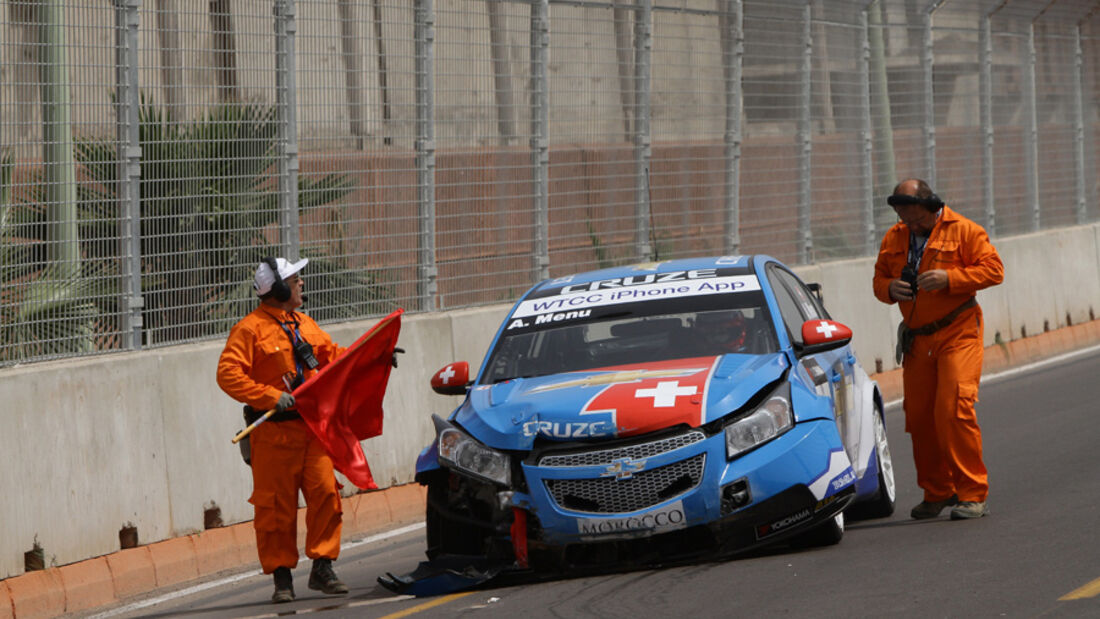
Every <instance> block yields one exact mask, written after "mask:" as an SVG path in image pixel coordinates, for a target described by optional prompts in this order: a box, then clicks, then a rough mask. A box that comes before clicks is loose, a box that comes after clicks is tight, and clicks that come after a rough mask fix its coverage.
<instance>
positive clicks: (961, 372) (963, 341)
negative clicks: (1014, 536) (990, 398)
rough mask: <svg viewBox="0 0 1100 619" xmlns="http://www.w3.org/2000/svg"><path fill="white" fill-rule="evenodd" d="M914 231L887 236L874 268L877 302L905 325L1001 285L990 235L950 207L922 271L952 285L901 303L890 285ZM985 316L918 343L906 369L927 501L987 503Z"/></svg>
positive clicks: (908, 413)
mask: <svg viewBox="0 0 1100 619" xmlns="http://www.w3.org/2000/svg"><path fill="white" fill-rule="evenodd" d="M909 238H910V235H909V228H908V227H907V226H906V225H905V224H904V223H900V222H899V223H897V224H895V225H894V226H893V227H892V228H890V230H888V231H887V232H886V236H885V237H884V238H883V240H882V246H881V248H880V250H879V254H878V260H877V261H876V263H875V275H874V291H875V296H876V297H877V298H878V299H879V300H880V301H882V302H883V303H890V304H893V303H899V309H900V310H901V315H902V318H903V320H904V321H905V324H906V325H907V326H908V327H909V328H911V329H915V328H919V327H922V326H924V325H927V324H929V323H931V322H934V321H936V320H939V319H942V318H943V317H945V316H946V315H948V314H950V313H951V312H952V311H953V310H954V309H955V308H957V307H959V306H960V305H962V304H963V303H965V302H966V301H968V300H969V299H971V298H972V297H974V296H975V293H976V292H977V291H978V290H981V289H983V288H986V287H989V286H993V285H996V284H999V283H1001V281H1003V280H1004V265H1003V264H1002V262H1001V257H1000V256H999V255H998V254H997V250H996V249H995V248H994V247H993V245H992V244H991V243H990V242H989V236H988V235H987V234H986V232H985V230H984V229H983V228H982V227H981V226H979V225H978V224H977V223H975V222H973V221H971V220H969V219H967V218H965V217H963V216H962V215H959V214H958V213H956V212H955V211H953V210H951V209H950V208H949V207H947V206H944V207H943V212H942V213H941V215H940V217H939V219H938V221H937V222H936V224H935V227H933V228H932V232H931V233H930V234H929V237H928V241H927V243H926V246H925V249H924V253H923V255H922V257H921V261H920V267H919V269H918V271H919V272H921V273H923V272H925V271H927V270H930V269H943V270H945V271H946V272H947V276H948V286H947V288H945V289H942V290H920V291H918V292H917V295H916V298H915V299H914V300H912V301H900V302H898V301H895V300H894V299H893V298H892V297H891V296H890V292H889V287H890V282H891V281H893V280H895V279H897V278H898V277H899V276H900V275H901V271H902V268H904V266H905V264H906V262H907V260H908V255H909ZM982 338H983V323H982V310H981V308H980V307H979V306H977V305H974V306H973V307H970V308H968V309H966V310H964V311H963V312H962V313H960V314H959V315H958V316H957V317H956V318H955V320H954V321H952V322H951V323H950V324H949V325H947V326H944V327H942V328H940V329H939V330H937V331H935V332H934V333H932V334H930V335H920V336H917V337H916V338H915V339H914V341H913V345H912V348H911V349H910V350H909V352H908V353H906V354H905V357H904V360H903V362H902V367H903V370H902V376H903V383H904V393H905V430H906V432H908V433H909V434H910V436H911V438H912V441H913V459H914V461H915V464H916V469H917V485H919V486H920V487H921V488H922V489H923V490H924V500H925V501H929V502H935V501H943V500H945V499H948V498H950V497H951V496H952V495H956V494H957V495H958V498H959V500H960V501H975V502H984V501H985V500H986V495H987V494H988V492H989V482H988V475H987V472H986V468H985V464H984V462H983V461H982V434H981V429H980V428H979V427H978V420H977V417H976V415H975V412H974V403H975V402H977V401H978V383H979V381H980V380H981V374H982V353H983V339H982Z"/></svg>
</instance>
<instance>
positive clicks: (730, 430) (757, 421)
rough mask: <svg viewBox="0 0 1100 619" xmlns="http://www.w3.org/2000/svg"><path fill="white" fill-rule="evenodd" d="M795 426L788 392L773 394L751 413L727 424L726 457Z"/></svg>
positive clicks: (770, 438)
mask: <svg viewBox="0 0 1100 619" xmlns="http://www.w3.org/2000/svg"><path fill="white" fill-rule="evenodd" d="M793 426H794V416H793V415H792V414H791V402H790V398H789V397H787V395H786V393H781V394H776V395H773V396H772V397H770V398H768V400H767V401H766V402H764V404H762V405H761V406H760V407H759V408H757V409H756V410H755V411H753V412H752V413H751V414H749V415H747V416H745V417H742V418H740V419H738V420H737V421H735V422H733V423H731V424H729V425H728V426H726V457H727V458H733V457H734V456H736V455H737V454H740V453H743V452H746V451H748V450H750V449H752V448H753V447H756V446H757V445H760V444H763V443H766V442H768V441H770V440H772V439H773V438H775V437H777V436H779V435H780V434H783V433H784V432H786V431H787V430H790V429H791V427H793Z"/></svg>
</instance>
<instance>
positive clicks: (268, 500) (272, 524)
mask: <svg viewBox="0 0 1100 619" xmlns="http://www.w3.org/2000/svg"><path fill="white" fill-rule="evenodd" d="M291 319H293V320H297V322H298V324H299V326H298V332H299V333H300V334H301V337H302V338H303V339H305V340H306V341H307V342H309V343H310V344H311V345H312V346H313V354H314V356H315V357H317V361H318V362H319V363H320V367H324V366H325V365H326V364H328V363H329V362H331V361H332V360H333V359H335V358H336V357H337V356H339V355H340V353H342V352H343V350H344V349H343V348H341V347H340V346H337V345H336V344H334V343H333V342H332V338H330V337H329V335H328V334H327V333H325V332H324V331H322V330H321V328H320V327H318V326H317V323H315V322H314V321H313V319H311V318H310V317H309V316H306V315H304V314H300V313H297V312H294V313H290V312H284V311H283V310H281V309H277V308H273V307H269V306H267V305H263V304H261V305H260V306H259V307H257V308H256V309H255V310H253V311H252V313H250V314H249V315H247V316H245V317H244V318H242V319H241V321H240V322H238V323H237V324H236V325H234V326H233V329H232V330H231V331H230V332H229V337H228V339H227V340H226V342H225V349H224V350H223V351H222V354H221V358H220V359H218V385H219V386H220V387H221V388H222V390H223V391H225V392H226V393H227V394H229V395H230V396H231V397H232V398H233V399H235V400H238V401H240V402H244V403H245V404H248V405H249V406H251V407H252V408H254V409H256V410H258V411H268V410H271V409H272V408H274V407H275V403H276V402H277V401H278V400H279V395H280V394H281V393H283V392H285V391H289V389H288V388H287V386H286V385H285V384H284V382H283V376H284V375H285V374H287V373H289V374H290V377H291V378H292V377H293V375H294V374H295V372H296V369H295V362H294V355H293V353H292V351H291V340H290V336H288V334H287V332H286V331H284V330H283V327H282V326H280V322H282V323H284V324H285V323H290V322H291ZM287 326H288V328H290V329H291V331H292V332H293V326H294V325H293V324H288V325H287ZM318 369H319V368H318ZM303 371H304V376H305V378H306V379H308V378H309V377H310V376H311V375H313V374H314V373H316V372H317V371H318V370H306V369H304V368H303ZM249 440H250V442H251V444H252V497H251V498H250V499H249V502H250V503H252V505H253V507H254V508H255V520H254V521H253V526H255V528H256V549H257V551H258V554H259V556H260V565H261V567H262V568H263V572H264V573H265V574H270V573H271V572H274V571H275V569H276V568H279V567H288V568H292V569H293V568H294V567H296V566H297V565H298V541H297V540H298V534H297V525H298V490H299V489H301V491H302V494H303V495H304V496H305V500H306V556H308V557H309V558H311V559H317V558H327V559H333V560H335V559H337V558H338V557H339V555H340V528H341V522H342V514H343V509H342V507H341V504H340V493H339V485H338V483H337V481H336V475H335V473H334V472H333V467H332V460H331V459H329V457H328V454H326V453H325V450H324V449H323V448H322V447H321V444H320V442H319V441H318V440H317V438H316V437H315V436H314V435H313V432H312V431H310V429H309V428H308V427H307V426H306V424H305V422H304V421H302V420H301V419H293V420H289V421H279V422H275V421H270V420H269V421H266V422H264V423H262V424H260V425H259V426H257V428H256V429H255V430H254V431H253V432H252V434H251V435H250V439H249Z"/></svg>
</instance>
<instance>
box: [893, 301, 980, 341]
mask: <svg viewBox="0 0 1100 619" xmlns="http://www.w3.org/2000/svg"><path fill="white" fill-rule="evenodd" d="M977 304H978V300H977V299H976V298H974V297H970V298H969V299H967V300H966V302H965V303H963V304H962V305H960V306H958V307H956V308H955V309H953V310H951V311H950V312H949V313H948V314H947V315H946V316H944V317H943V318H940V319H939V320H933V321H932V322H930V323H928V324H926V325H924V326H923V327H917V328H916V329H909V333H912V334H913V335H932V334H933V333H935V332H936V331H939V330H940V329H942V328H944V327H946V326H947V325H949V324H951V323H953V322H955V319H956V318H958V317H959V314H961V313H963V312H965V311H966V310H968V309H970V308H972V307H974V306H976V305H977Z"/></svg>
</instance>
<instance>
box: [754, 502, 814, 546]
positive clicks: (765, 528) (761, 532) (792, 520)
mask: <svg viewBox="0 0 1100 619" xmlns="http://www.w3.org/2000/svg"><path fill="white" fill-rule="evenodd" d="M812 516H813V512H812V511H811V510H810V508H808V507H807V508H806V509H804V510H802V511H800V512H795V513H793V514H791V515H790V516H787V517H785V518H780V519H779V520H776V521H775V522H769V523H768V524H762V525H760V526H758V527H756V539H764V538H765V537H771V536H773V535H775V534H776V533H782V532H783V531H786V530H787V529H789V528H791V527H793V526H794V525H796V524H798V523H800V522H804V521H806V520H809V519H810V518H811V517H812Z"/></svg>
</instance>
